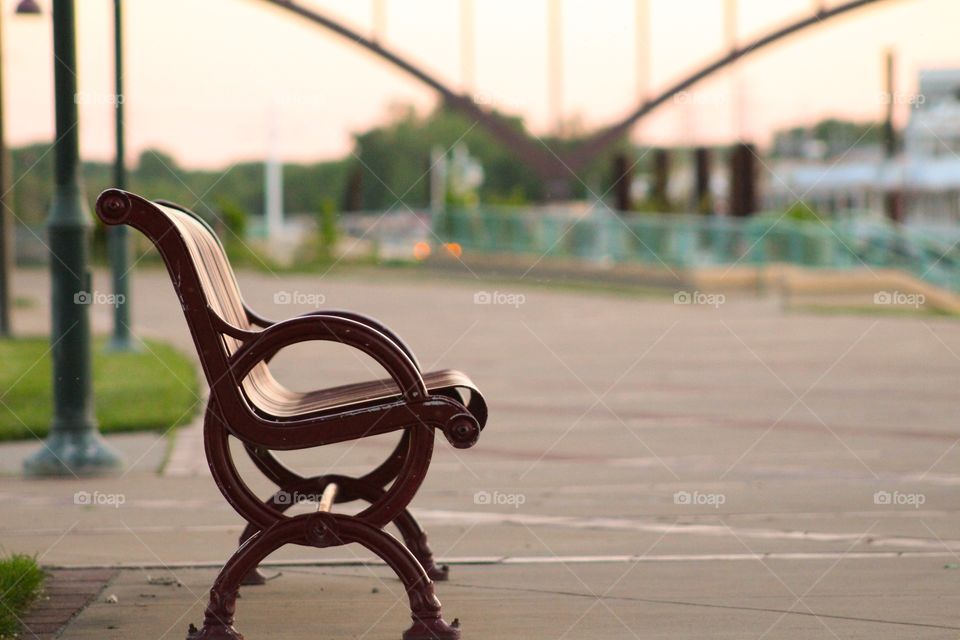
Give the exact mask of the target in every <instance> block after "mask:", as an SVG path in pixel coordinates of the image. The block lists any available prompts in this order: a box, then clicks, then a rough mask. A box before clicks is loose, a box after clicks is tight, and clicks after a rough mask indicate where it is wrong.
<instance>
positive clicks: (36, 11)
mask: <svg viewBox="0 0 960 640" xmlns="http://www.w3.org/2000/svg"><path fill="white" fill-rule="evenodd" d="M16 13H17V15H18V16H36V15H40V14H41V13H43V11H41V10H40V5H39V4H37V0H20V4H18V5H17V11H16Z"/></svg>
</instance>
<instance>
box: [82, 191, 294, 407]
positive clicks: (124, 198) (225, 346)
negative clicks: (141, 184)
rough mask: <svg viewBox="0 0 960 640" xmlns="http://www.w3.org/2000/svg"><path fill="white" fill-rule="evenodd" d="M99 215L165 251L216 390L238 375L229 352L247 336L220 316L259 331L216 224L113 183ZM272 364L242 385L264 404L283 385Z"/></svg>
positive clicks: (99, 202)
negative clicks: (229, 328)
mask: <svg viewBox="0 0 960 640" xmlns="http://www.w3.org/2000/svg"><path fill="white" fill-rule="evenodd" d="M97 215H98V216H99V217H100V219H101V220H103V221H104V222H105V223H107V224H128V225H130V226H132V227H134V228H136V229H137V230H139V231H140V232H141V233H143V234H144V235H145V236H147V238H149V239H150V241H151V242H152V243H153V244H154V246H155V247H156V248H157V250H158V251H159V252H160V255H161V257H162V258H163V261H164V263H165V264H166V266H167V270H168V272H169V273H170V278H171V280H172V282H173V286H174V289H175V290H176V292H177V296H178V297H179V299H180V304H181V307H182V308H183V311H184V315H185V316H186V319H187V324H188V325H189V327H190V331H191V334H192V335H193V340H194V344H195V345H196V347H197V352H198V355H199V357H200V360H201V364H202V365H203V369H204V373H205V375H206V377H207V382H208V383H209V385H210V389H211V393H214V392H215V391H216V388H218V387H220V388H223V386H224V385H223V383H226V382H229V384H230V386H232V387H233V389H232V390H231V391H232V392H233V393H231V394H230V395H234V394H235V392H236V390H237V381H236V380H234V379H233V377H232V375H228V374H230V371H229V366H228V362H229V358H230V356H231V355H232V354H233V353H234V352H236V350H237V349H238V348H239V347H240V344H241V341H240V340H239V339H237V338H235V337H233V336H231V335H228V334H227V333H224V332H223V331H222V330H221V327H219V326H218V324H219V323H217V322H216V319H215V318H212V317H211V315H216V316H217V318H219V320H221V321H222V322H223V323H226V324H227V325H230V326H232V327H235V328H237V329H239V330H240V331H255V330H256V329H255V328H254V327H252V326H251V323H250V321H249V319H248V317H247V311H246V307H245V306H244V303H243V298H242V296H241V294H240V288H239V286H238V285H237V279H236V277H235V275H234V273H233V269H232V268H231V267H230V262H229V261H228V260H227V256H226V253H225V251H224V249H223V246H222V245H221V244H220V241H219V240H218V239H217V237H216V235H215V234H214V233H213V230H212V229H210V228H209V227H208V226H207V224H206V223H205V222H203V221H202V220H200V219H199V218H198V217H197V216H196V215H195V214H193V213H190V212H188V211H186V210H182V209H179V208H177V207H174V206H171V205H169V204H166V203H158V202H151V201H149V200H145V199H143V198H140V197H139V196H136V195H134V194H131V193H126V192H123V191H120V190H117V189H110V190H107V191H105V192H104V193H103V194H101V195H100V198H99V199H98V200H97ZM277 384H278V383H276V381H275V380H274V379H273V377H272V376H271V375H270V371H269V370H268V369H267V367H266V365H263V364H261V365H258V366H257V367H255V369H254V370H253V371H251V372H250V375H249V377H248V378H247V379H245V380H244V381H243V384H242V389H243V391H244V396H246V399H247V400H248V401H250V402H252V404H254V405H255V406H258V405H261V402H259V401H258V400H259V399H260V398H259V396H261V395H262V394H263V391H264V390H265V389H266V388H267V387H271V386H274V385H277Z"/></svg>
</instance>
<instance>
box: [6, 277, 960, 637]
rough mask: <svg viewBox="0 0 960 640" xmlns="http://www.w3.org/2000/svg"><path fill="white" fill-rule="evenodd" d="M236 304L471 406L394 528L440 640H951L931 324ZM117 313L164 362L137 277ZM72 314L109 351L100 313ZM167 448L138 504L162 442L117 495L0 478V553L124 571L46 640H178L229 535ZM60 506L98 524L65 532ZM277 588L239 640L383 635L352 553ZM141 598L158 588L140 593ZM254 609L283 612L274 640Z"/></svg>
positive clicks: (357, 466)
mask: <svg viewBox="0 0 960 640" xmlns="http://www.w3.org/2000/svg"><path fill="white" fill-rule="evenodd" d="M102 275H103V274H98V279H97V283H96V284H97V286H99V287H103V288H104V290H106V286H107V284H106V280H105V279H104V278H102V277H101V276H102ZM240 280H241V286H242V288H243V289H244V292H245V294H246V297H247V299H248V300H249V302H250V303H251V304H252V305H253V306H254V307H255V308H257V309H259V310H261V311H262V312H264V313H265V314H267V315H271V316H275V317H280V316H289V315H292V314H294V313H296V312H300V311H303V310H306V309H308V308H310V307H309V306H308V305H302V304H301V305H280V304H275V300H276V301H282V300H284V299H292V300H294V301H296V300H301V301H305V300H319V299H320V298H319V296H323V300H324V301H323V304H324V305H325V306H328V307H349V308H353V309H357V310H360V311H363V312H366V313H370V314H371V315H374V316H378V317H380V318H381V319H383V320H385V321H386V322H388V324H390V325H392V326H394V327H395V328H396V330H397V331H398V332H399V333H400V334H401V335H403V336H404V338H405V339H406V340H407V341H408V342H409V343H410V344H411V345H413V346H414V347H415V349H416V350H417V352H418V355H419V356H420V358H421V361H422V362H423V363H424V365H425V366H427V367H433V366H452V367H457V368H462V369H464V370H466V371H468V372H469V373H470V374H471V376H473V377H474V379H475V380H476V381H477V383H478V384H479V385H480V386H481V388H483V390H484V392H485V394H486V395H487V396H488V397H489V398H490V401H491V414H492V420H491V422H490V425H489V428H488V429H487V431H486V432H485V433H484V434H483V437H482V438H481V441H480V443H479V445H478V446H477V447H476V448H475V449H472V450H468V451H454V450H452V449H451V448H450V447H449V446H447V445H446V444H445V443H443V442H439V443H438V447H437V454H436V456H435V462H434V465H433V467H432V468H431V474H430V475H429V476H428V480H427V482H426V484H425V486H424V489H423V491H422V493H421V494H420V496H419V497H418V499H417V501H416V502H415V505H416V507H417V508H418V510H417V511H416V512H417V513H418V515H419V516H420V517H421V519H422V520H423V521H424V522H425V523H426V524H427V525H428V528H429V531H430V534H431V541H432V543H433V546H434V548H435V550H436V551H438V553H439V555H440V556H443V557H445V558H448V559H451V560H453V561H455V562H457V563H458V564H456V565H455V566H454V567H453V573H452V581H451V582H450V583H447V584H443V585H440V586H439V589H438V592H439V595H440V597H441V599H442V600H443V601H444V604H445V606H446V608H447V610H448V611H449V615H448V617H449V618H452V617H459V618H460V619H461V621H462V622H463V624H464V637H465V638H492V637H499V636H504V635H507V634H510V635H512V636H515V637H529V638H549V639H551V640H556V639H559V638H661V637H662V638H667V637H669V638H704V637H711V638H713V637H716V638H818V637H823V638H870V639H875V638H897V639H901V638H954V639H955V638H957V637H958V635H960V617H958V616H957V614H956V611H957V610H958V604H960V596H958V594H960V589H958V587H960V569H957V568H956V567H957V566H958V565H960V486H958V485H960V455H958V447H957V444H958V438H960V431H958V429H957V428H956V425H957V415H958V409H960V396H958V394H957V391H956V389H957V382H958V381H960V355H958V354H960V324H958V323H957V322H956V321H953V320H948V319H936V318H931V317H910V316H902V317H901V316H898V317H884V316H856V317H854V316H839V315H813V314H808V313H799V312H798V313H785V312H783V311H782V310H781V309H780V307H779V305H778V304H777V302H776V301H775V300H761V301H758V300H755V299H752V298H743V299H738V298H733V297H730V298H728V299H727V300H726V301H725V302H724V303H723V304H720V305H719V306H718V307H715V306H711V305H709V304H686V305H678V304H673V301H672V298H671V297H663V298H657V297H652V298H632V297H627V296H615V295H609V294H593V293H585V292H581V291H561V290H552V289H546V288H541V287H537V286H535V285H526V284H523V285H515V284H503V283H499V284H498V283H492V282H479V281H477V282H474V281H470V280H439V279H436V278H433V277H431V276H427V275H420V274H410V273H406V274H396V275H389V274H387V275H383V276H379V277H377V278H375V279H374V278H369V277H361V276H359V275H357V276H348V275H341V276H337V277H333V278H329V277H328V278H325V279H324V280H323V281H322V286H320V285H318V281H317V280H315V279H312V278H309V277H284V278H282V279H278V278H275V277H273V276H270V275H269V274H252V273H251V274H241V277H240ZM15 285H16V287H17V289H18V292H19V293H20V294H21V295H24V296H37V295H45V291H46V281H45V276H44V274H43V273H42V272H23V273H20V274H18V277H17V278H16V280H15ZM133 293H134V296H135V300H136V304H135V307H134V320H135V325H136V331H137V333H138V334H140V335H144V336H145V335H150V336H158V337H163V338H165V339H168V340H170V341H172V342H174V343H176V344H178V345H180V346H182V347H183V348H184V349H185V350H189V349H190V342H189V335H188V333H187V329H186V326H185V324H184V322H183V320H182V317H181V316H180V315H179V309H178V307H177V303H176V299H175V297H174V295H173V293H172V290H171V289H170V286H169V283H168V282H167V281H166V276H165V274H164V273H162V272H159V271H152V270H142V271H139V272H137V274H136V278H135V281H134V291H133ZM281 293H282V294H289V295H277V294H281ZM484 293H487V294H490V295H488V296H485V295H483V294H484ZM478 294H479V295H478ZM275 296H276V297H275ZM310 296H313V297H312V298H311V297H310ZM488 300H489V301H490V302H489V303H488V302H487V301H488ZM700 300H701V301H704V300H702V299H700ZM93 312H94V323H95V326H96V327H98V328H100V329H106V327H108V326H109V309H108V308H105V307H104V308H98V307H94V309H93ZM45 318H46V309H45V300H43V299H42V298H41V299H38V300H37V303H36V305H35V306H33V307H31V308H27V309H18V312H17V316H16V321H17V325H18V327H19V328H20V329H21V330H26V328H27V327H29V328H30V330H33V331H37V332H40V331H43V330H44V327H45V322H46V320H45ZM276 363H277V370H278V372H279V377H280V378H281V379H282V380H284V381H285V382H286V383H287V384H289V385H290V386H293V387H297V388H308V387H311V386H316V385H325V384H332V383H335V382H336V383H342V382H344V381H351V380H360V379H364V378H368V377H369V376H370V375H372V373H371V372H372V371H373V370H375V365H374V364H373V363H372V362H371V361H367V360H364V359H362V358H358V357H357V356H356V355H355V354H352V353H349V352H347V351H346V350H345V349H344V348H342V347H330V346H329V345H327V346H324V347H322V348H320V347H315V346H308V347H305V348H304V349H300V350H297V351H296V352H292V353H285V354H281V355H280V356H279V357H278V359H277V361H276ZM190 433H191V432H190V431H189V430H187V431H186V432H184V433H182V434H181V436H180V437H178V439H177V440H178V442H177V444H176V445H175V446H174V449H173V451H174V453H173V456H172V459H171V460H170V462H169V464H168V465H167V467H166V473H165V475H162V476H161V475H158V474H157V468H158V465H157V458H156V457H155V456H154V453H155V451H156V449H157V448H158V447H159V448H164V447H165V446H166V441H165V440H164V439H157V440H155V441H151V442H147V441H144V442H142V443H140V444H139V445H138V447H139V448H138V449H137V450H136V451H131V452H130V453H128V460H129V461H130V467H129V469H128V471H127V472H126V473H125V474H124V476H122V477H118V478H105V479H97V480H66V481H25V480H23V479H21V478H18V477H5V478H0V505H2V506H0V509H2V511H0V512H2V514H3V518H2V523H0V539H2V541H3V546H4V548H5V549H6V550H8V551H28V552H33V553H38V554H40V557H41V559H42V561H43V562H44V563H46V564H48V565H51V566H65V567H67V566H72V567H87V568H90V567H92V566H101V565H102V566H121V567H128V568H127V569H126V570H124V571H121V572H120V574H119V577H118V578H117V579H116V580H115V581H114V582H113V583H111V584H110V585H109V586H108V587H107V589H106V590H105V591H104V592H103V593H102V594H101V597H99V598H98V601H97V602H96V603H95V604H94V605H92V606H91V607H89V608H87V609H86V610H85V611H84V612H83V613H82V614H81V615H80V616H79V617H77V618H76V619H75V620H74V622H72V623H71V625H70V626H69V627H68V628H67V630H66V632H65V633H64V635H63V636H62V637H64V638H98V639H99V638H129V637H137V638H151V639H152V638H180V637H183V636H184V632H185V629H186V625H187V623H188V622H194V623H197V622H199V620H200V608H201V602H202V598H203V595H204V592H205V591H206V589H207V588H208V587H209V584H210V582H211V581H212V579H213V576H214V575H215V569H214V568H213V567H215V566H217V564H219V563H222V562H223V560H224V559H225V558H226V557H227V556H228V555H229V553H230V552H231V550H232V548H233V547H234V545H235V539H236V536H237V535H238V534H239V532H240V529H241V523H240V521H239V519H238V517H237V516H236V514H235V513H234V512H233V511H232V510H231V509H230V508H229V507H227V506H226V505H224V504H223V501H222V498H221V497H220V496H219V493H218V492H217V490H216V488H215V487H214V486H213V483H212V481H211V480H210V479H209V478H208V477H206V476H205V473H204V472H205V468H204V463H203V459H202V450H201V448H200V447H199V445H198V443H197V441H196V440H190V439H189V437H190ZM393 440H394V439H393V438H387V437H383V438H378V439H376V440H374V441H363V442H360V443H355V444H346V445H340V446H335V447H329V448H325V449H323V450H319V451H315V452H309V453H291V454H287V455H285V456H284V459H286V460H288V461H289V462H290V463H291V464H293V465H294V466H296V467H298V468H299V469H300V470H302V471H303V472H304V473H323V472H326V471H328V470H330V469H332V468H336V469H337V470H340V471H344V472H346V473H351V472H353V471H361V470H364V469H367V468H369V467H370V466H371V465H372V464H375V463H376V462H378V461H379V460H380V459H381V458H382V457H383V456H384V455H385V454H386V452H387V451H389V449H390V448H391V446H392V444H393ZM241 466H242V468H243V469H244V472H245V473H246V474H247V476H246V477H248V478H250V479H251V484H252V485H253V486H254V487H255V488H256V489H257V490H258V491H260V492H262V493H263V494H266V493H267V492H268V491H269V486H268V484H267V483H265V482H262V481H259V480H257V479H256V476H255V475H254V474H252V473H250V471H251V467H250V465H249V464H247V463H244V464H242V465H241ZM78 491H83V492H88V493H90V494H91V495H92V494H96V493H98V492H99V494H100V495H105V496H122V504H121V505H119V506H118V507H114V506H108V505H100V506H94V507H90V506H83V505H75V504H74V494H75V493H76V492H78ZM116 502H117V500H114V503H116ZM274 560H275V561H276V562H277V563H286V566H283V567H281V568H280V569H279V570H281V571H282V572H283V576H282V577H281V578H279V579H278V580H276V581H273V582H270V583H269V584H268V585H267V586H265V587H262V588H258V589H256V590H251V591H249V592H248V593H247V595H245V597H244V598H243V599H242V600H241V602H240V605H239V608H238V621H239V622H238V624H239V625H240V627H241V629H242V630H243V631H244V632H245V633H246V634H247V638H248V639H250V640H254V639H255V638H268V637H269V638H274V637H275V638H299V637H304V638H306V637H308V634H309V637H316V635H317V634H318V633H320V635H321V636H322V637H331V638H340V637H343V638H346V637H367V638H387V637H389V638H396V637H397V634H398V633H399V631H400V630H401V629H403V628H405V622H404V618H405V616H404V614H403V607H402V603H400V604H396V602H395V600H396V598H395V597H394V596H395V594H396V593H398V583H396V581H394V580H392V579H391V578H390V577H389V575H388V574H387V573H386V572H385V570H384V569H383V568H382V567H377V566H373V567H364V566H352V565H355V564H356V563H357V562H359V561H367V560H371V558H369V557H368V556H365V555H363V554H361V553H360V551H358V550H356V549H352V548H338V549H332V550H325V551H322V552H321V551H317V550H311V549H299V548H297V549H285V550H283V551H281V552H279V553H278V554H277V555H276V557H275V558H274ZM324 562H326V563H328V564H327V565H326V566H323V565H321V566H317V563H324ZM134 566H141V567H146V568H143V569H132V568H129V567H134ZM148 574H149V575H150V576H151V578H156V577H157V576H161V575H162V576H176V579H179V581H180V582H181V583H182V585H183V586H182V587H176V586H175V585H158V584H154V583H155V582H157V581H156V580H153V581H151V582H149V583H148V581H147V575H148ZM161 582H162V581H161ZM321 588H322V589H323V591H321ZM374 589H376V590H377V591H378V592H377V593H372V591H373V590H374ZM111 594H112V595H116V597H117V598H116V599H117V602H116V603H110V602H108V601H107V599H108V596H109V595H111ZM271 607H274V608H279V610H280V611H281V612H282V613H281V615H280V616H279V618H278V620H279V621H280V622H279V624H278V626H275V627H274V626H271V623H270V622H269V618H268V616H267V611H268V610H269V609H270V608H271ZM381 616H382V617H381ZM27 637H29V636H27Z"/></svg>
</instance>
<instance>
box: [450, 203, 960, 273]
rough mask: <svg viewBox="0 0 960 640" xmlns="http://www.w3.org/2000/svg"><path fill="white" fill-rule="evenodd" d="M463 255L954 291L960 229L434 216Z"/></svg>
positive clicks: (847, 218)
mask: <svg viewBox="0 0 960 640" xmlns="http://www.w3.org/2000/svg"><path fill="white" fill-rule="evenodd" d="M434 231H435V233H436V234H437V237H439V238H441V239H442V240H443V241H445V242H457V243H459V244H460V245H461V246H462V247H463V248H464V250H465V251H474V252H481V253H491V254H493V253H509V254H530V255H535V256H538V257H539V256H545V257H557V258H568V259H577V260H583V261H586V262H604V263H614V264H617V263H641V264H650V265H667V266H669V267H671V268H673V267H681V268H685V267H704V266H721V265H728V266H729V265H739V264H743V265H754V266H756V265H763V264H767V263H772V262H782V263H789V264H796V265H802V266H806V267H815V268H816V267H820V268H830V269H855V268H896V269H903V270H906V271H909V272H910V273H912V274H914V275H916V276H918V277H920V278H922V279H924V280H927V281H929V282H931V283H933V284H936V285H938V286H941V287H946V288H949V289H951V290H953V291H960V228H958V229H956V230H953V229H950V228H947V229H943V228H938V229H935V230H934V229H923V228H916V227H903V226H896V225H892V224H890V223H887V222H885V221H883V220H882V219H879V218H877V217H876V216H871V215H869V214H866V213H863V212H848V213H846V214H844V215H840V216H837V217H836V218H835V219H832V220H830V221H816V220H814V221H797V220H794V219H790V218H787V217H784V216H781V215H779V214H777V213H767V214H761V215H757V216H754V217H751V218H724V217H716V216H699V215H687V214H649V213H630V214H624V215H621V214H618V213H616V212H613V211H610V210H608V209H603V210H600V209H595V210H593V211H589V212H577V211H572V210H571V211H562V210H539V209H538V210H533V209H522V208H479V209H472V210H454V211H448V212H445V213H443V214H440V215H438V216H436V217H435V219H434Z"/></svg>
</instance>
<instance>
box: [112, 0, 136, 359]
mask: <svg viewBox="0 0 960 640" xmlns="http://www.w3.org/2000/svg"><path fill="white" fill-rule="evenodd" d="M113 47H114V67H113V70H114V81H115V85H114V88H115V95H114V101H115V102H114V105H115V107H116V112H115V132H116V138H115V140H116V155H115V157H114V161H113V185H114V186H115V187H117V188H118V189H126V188H127V168H126V162H125V156H126V145H125V140H124V132H123V103H124V101H125V96H124V94H123V3H122V0H113ZM127 234H128V231H127V226H126V225H123V224H118V225H115V226H112V227H110V228H109V229H108V230H107V250H108V254H109V257H110V274H111V277H112V279H113V294H114V296H115V300H116V304H114V305H113V335H112V336H111V337H110V343H109V345H108V348H109V349H110V350H111V351H136V350H137V349H136V348H135V346H136V345H135V344H134V342H133V340H131V338H130V286H129V281H128V278H127V273H128V271H129V270H130V268H129V266H128V265H129V263H130V260H129V247H130V241H129V237H128V235H127Z"/></svg>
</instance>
